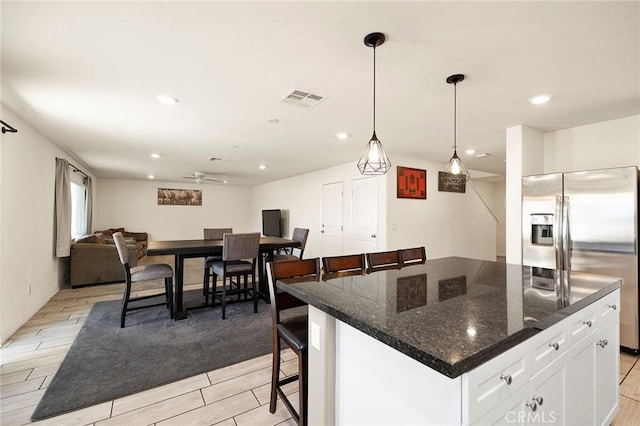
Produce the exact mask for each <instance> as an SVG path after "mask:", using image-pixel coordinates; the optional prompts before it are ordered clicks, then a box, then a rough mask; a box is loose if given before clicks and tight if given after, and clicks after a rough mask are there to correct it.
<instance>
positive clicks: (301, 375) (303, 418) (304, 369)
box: [298, 351, 309, 425]
mask: <svg viewBox="0 0 640 426" xmlns="http://www.w3.org/2000/svg"><path fill="white" fill-rule="evenodd" d="M307 354H308V352H307V351H302V353H300V354H298V380H299V382H298V387H299V392H300V397H299V399H298V400H299V404H300V405H299V406H300V409H299V411H300V413H298V414H299V415H300V424H301V425H306V424H307V409H308V405H309V392H308V390H309V381H308V380H307V373H308V369H309V360H308V358H307Z"/></svg>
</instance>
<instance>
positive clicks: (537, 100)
mask: <svg viewBox="0 0 640 426" xmlns="http://www.w3.org/2000/svg"><path fill="white" fill-rule="evenodd" d="M550 100H551V95H537V96H534V97H533V98H531V99H529V102H530V103H532V104H534V105H542V104H546V103H547V102H549V101H550Z"/></svg>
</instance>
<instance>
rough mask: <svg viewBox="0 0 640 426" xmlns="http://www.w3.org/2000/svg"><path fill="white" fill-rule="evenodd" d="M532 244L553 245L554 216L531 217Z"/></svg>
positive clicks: (540, 214)
mask: <svg viewBox="0 0 640 426" xmlns="http://www.w3.org/2000/svg"><path fill="white" fill-rule="evenodd" d="M531 244H536V245H541V246H551V245H553V215H552V214H548V213H534V214H532V215H531Z"/></svg>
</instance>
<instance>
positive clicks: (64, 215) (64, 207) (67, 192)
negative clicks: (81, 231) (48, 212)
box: [55, 158, 71, 257]
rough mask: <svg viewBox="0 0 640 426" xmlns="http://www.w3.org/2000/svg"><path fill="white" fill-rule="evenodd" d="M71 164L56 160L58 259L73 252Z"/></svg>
mask: <svg viewBox="0 0 640 426" xmlns="http://www.w3.org/2000/svg"><path fill="white" fill-rule="evenodd" d="M69 174H70V172H69V162H68V161H67V160H65V159H64V158H56V194H55V195H56V201H55V203H56V257H66V256H69V254H70V252H71V183H70V177H69Z"/></svg>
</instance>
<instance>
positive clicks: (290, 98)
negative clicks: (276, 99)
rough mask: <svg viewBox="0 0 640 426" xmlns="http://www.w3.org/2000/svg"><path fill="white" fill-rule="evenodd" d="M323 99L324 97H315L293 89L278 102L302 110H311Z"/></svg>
mask: <svg viewBox="0 0 640 426" xmlns="http://www.w3.org/2000/svg"><path fill="white" fill-rule="evenodd" d="M324 99H325V97H324V96H320V95H315V94H313V93H309V92H303V91H302V90H296V89H293V90H292V91H290V92H289V93H287V94H286V95H285V96H284V97H283V98H282V99H280V102H282V103H285V104H292V105H298V106H301V107H303V108H313V107H315V106H316V105H318V104H319V103H320V102H322V101H323V100H324Z"/></svg>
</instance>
